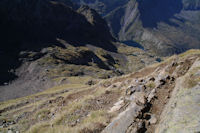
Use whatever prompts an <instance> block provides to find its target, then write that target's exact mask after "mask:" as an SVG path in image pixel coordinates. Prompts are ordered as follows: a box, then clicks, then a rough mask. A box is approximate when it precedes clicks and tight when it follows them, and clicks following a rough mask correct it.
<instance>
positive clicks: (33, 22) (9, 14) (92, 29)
mask: <svg viewBox="0 0 200 133" xmlns="http://www.w3.org/2000/svg"><path fill="white" fill-rule="evenodd" d="M72 8H74V5H73V3H72V2H71V1H69V0H53V1H50V0H20V1H19V0H14V1H12V2H11V1H9V0H2V1H0V16H1V18H0V29H1V31H0V36H1V43H2V44H1V47H0V59H1V60H2V63H1V70H0V71H1V77H0V84H2V83H4V82H6V81H8V80H9V79H14V78H15V77H16V76H15V75H14V74H12V73H10V72H8V71H10V70H11V69H13V70H14V69H16V68H17V67H19V66H20V64H21V61H19V56H18V55H19V53H20V52H21V51H25V50H26V51H40V50H41V49H42V48H45V47H48V46H52V45H57V46H60V47H65V46H64V45H63V44H60V43H59V42H58V41H57V38H60V39H63V40H65V41H66V42H68V43H70V44H72V45H74V46H82V45H86V44H92V45H95V46H97V47H101V48H104V49H107V50H109V51H116V47H115V46H114V45H113V44H112V43H111V41H114V39H113V37H112V36H111V34H110V33H109V30H108V29H107V26H106V23H105V22H104V21H103V20H102V19H101V17H100V16H97V15H96V16H93V15H94V14H95V13H93V14H90V15H91V16H92V17H93V20H92V21H95V23H91V22H90V21H89V20H88V18H87V17H85V16H84V14H81V13H78V12H76V11H75V10H73V9H72ZM85 10H88V13H91V12H89V10H91V9H89V8H87V9H85ZM93 12H95V11H93ZM96 19H97V20H96ZM101 23H102V24H101ZM103 32H104V33H103ZM102 33H103V34H102Z"/></svg>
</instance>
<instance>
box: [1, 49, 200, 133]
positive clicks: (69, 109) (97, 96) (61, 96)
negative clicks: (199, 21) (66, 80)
mask: <svg viewBox="0 0 200 133" xmlns="http://www.w3.org/2000/svg"><path fill="white" fill-rule="evenodd" d="M193 55H200V51H199V50H190V51H188V52H186V53H183V54H181V55H179V58H181V59H184V58H188V57H192V56H193ZM173 59H174V57H171V58H169V59H166V61H164V62H162V63H159V64H155V65H152V66H149V67H147V68H144V69H142V70H140V71H139V72H137V73H132V74H129V75H124V76H121V77H116V78H111V79H107V80H100V81H98V83H97V84H96V85H94V86H88V85H85V84H83V83H82V82H80V80H84V79H79V78H78V79H77V78H71V80H72V81H73V83H71V84H65V85H61V86H57V87H54V88H51V89H48V90H46V91H44V92H41V93H38V94H35V95H32V96H28V97H23V98H19V99H16V100H10V101H6V102H3V103H0V111H1V113H0V114H1V115H0V120H5V121H6V122H8V123H9V122H13V121H16V120H17V123H16V124H10V125H9V126H8V127H9V128H11V129H13V130H17V131H19V130H20V131H21V132H25V131H26V132H29V133H39V132H42V133H44V132H48V133H50V132H52V133H54V132H56V133H58V132H61V133H62V132H69V133H70V132H89V131H95V130H96V131H97V130H101V129H103V128H104V127H105V126H106V125H107V124H108V123H109V122H110V121H111V119H112V118H113V117H114V116H116V113H108V111H109V109H110V108H111V107H112V106H113V104H114V103H115V102H117V101H118V99H119V98H120V96H123V95H124V89H125V88H127V87H128V85H129V84H127V83H126V82H127V81H131V79H132V78H134V77H143V76H145V75H148V73H151V72H152V71H154V70H155V69H156V68H157V67H159V66H162V65H166V64H168V63H169V62H171V61H173ZM97 101H99V103H98V102H97ZM8 127H7V128H1V129H0V131H6V130H7V129H8Z"/></svg>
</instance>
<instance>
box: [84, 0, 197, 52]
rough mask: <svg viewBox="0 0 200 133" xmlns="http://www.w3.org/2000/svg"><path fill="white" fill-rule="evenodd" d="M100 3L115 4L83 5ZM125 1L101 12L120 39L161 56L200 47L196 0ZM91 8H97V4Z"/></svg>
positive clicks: (107, 5) (99, 0) (109, 4)
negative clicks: (107, 10) (108, 10)
mask: <svg viewBox="0 0 200 133" xmlns="http://www.w3.org/2000/svg"><path fill="white" fill-rule="evenodd" d="M101 2H102V3H104V5H105V7H109V6H111V5H114V4H112V3H106V2H104V1H102V0H98V2H97V1H93V2H91V1H90V2H85V3H84V4H88V5H91V3H93V4H97V5H98V3H101ZM124 2H125V3H121V4H118V5H116V6H115V7H113V8H111V9H112V10H111V11H110V12H107V14H105V15H104V14H103V16H105V19H106V20H107V22H108V25H109V27H110V30H111V32H112V33H113V35H114V36H115V37H117V38H118V39H119V40H121V41H123V42H125V43H127V44H128V45H133V46H134V45H135V44H140V45H142V46H143V47H144V48H145V49H147V50H150V51H152V52H156V53H157V54H159V55H164V56H166V55H171V54H174V53H180V52H183V51H185V50H187V49H190V48H200V43H199V42H200V38H199V36H198V35H199V33H200V29H199V27H200V23H199V22H200V20H199V15H200V10H199V3H200V2H199V0H190V1H189V0H177V1H174V0H150V1H148V0H128V1H124ZM116 3H117V2H116ZM99 5H101V4H99ZM91 7H92V6H91ZM93 8H95V9H97V10H99V8H98V6H95V7H93Z"/></svg>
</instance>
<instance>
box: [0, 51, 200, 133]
mask: <svg viewBox="0 0 200 133" xmlns="http://www.w3.org/2000/svg"><path fill="white" fill-rule="evenodd" d="M199 68H200V51H199V50H190V51H188V52H186V53H183V54H181V55H175V56H173V57H170V58H168V59H166V60H165V61H164V62H161V63H157V64H154V65H151V66H149V67H146V68H144V69H142V70H140V71H138V72H135V73H131V74H128V75H124V76H120V77H115V78H111V79H106V80H96V83H94V84H84V83H83V82H82V79H81V78H80V77H79V79H78V82H76V83H75V82H74V83H71V84H64V85H60V86H57V87H54V88H51V89H48V90H46V91H44V92H41V93H38V94H35V95H32V96H28V97H23V98H20V99H16V100H10V101H6V102H2V103H0V131H1V132H7V131H9V132H28V133H36V132H37V133H45V132H47V133H51V132H73V133H93V132H95V133H100V132H102V133H136V132H142V133H143V132H156V133H161V132H167V133H171V132H183V133H190V132H191V133H194V132H198V131H199V130H200V125H199V118H200V117H198V116H199V115H200V114H199V89H200V86H199V84H200V75H199V71H200V69H199ZM73 81H75V80H74V79H73Z"/></svg>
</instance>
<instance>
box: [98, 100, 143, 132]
mask: <svg viewBox="0 0 200 133" xmlns="http://www.w3.org/2000/svg"><path fill="white" fill-rule="evenodd" d="M143 108H144V107H142V106H138V105H137V104H136V103H135V102H132V103H131V104H130V105H129V107H128V108H127V109H126V110H125V111H124V112H122V113H120V114H119V115H118V117H117V118H115V119H114V120H113V121H112V122H111V123H110V124H109V125H108V126H107V127H106V128H105V129H104V130H103V131H102V133H126V131H127V129H128V128H129V127H130V125H131V124H132V123H133V122H134V119H135V118H136V117H137V115H138V112H139V111H141V110H142V109H143Z"/></svg>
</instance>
